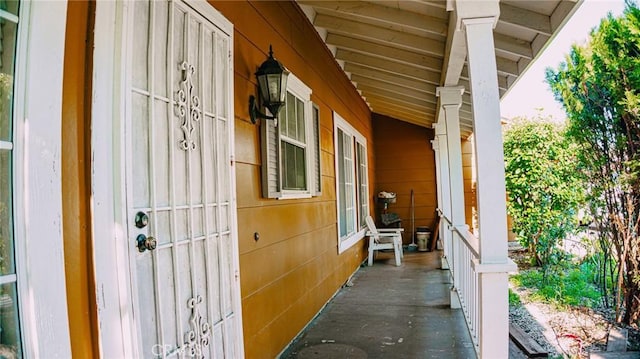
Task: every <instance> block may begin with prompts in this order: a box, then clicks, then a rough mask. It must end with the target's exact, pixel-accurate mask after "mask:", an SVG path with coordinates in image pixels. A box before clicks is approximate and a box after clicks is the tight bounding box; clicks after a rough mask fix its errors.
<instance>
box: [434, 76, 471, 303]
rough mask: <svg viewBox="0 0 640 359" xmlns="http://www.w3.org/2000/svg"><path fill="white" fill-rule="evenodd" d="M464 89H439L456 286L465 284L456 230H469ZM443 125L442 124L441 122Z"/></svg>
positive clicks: (454, 295) (454, 297)
mask: <svg viewBox="0 0 640 359" xmlns="http://www.w3.org/2000/svg"><path fill="white" fill-rule="evenodd" d="M463 93H464V88H463V87H459V86H455V87H438V88H437V89H436V96H438V97H439V106H440V111H441V116H440V117H439V118H440V119H444V121H442V122H443V124H442V125H443V127H444V136H442V137H444V139H446V142H445V143H446V148H447V152H446V154H447V156H446V157H445V158H444V159H445V161H447V168H448V170H449V173H448V180H449V198H443V202H447V201H448V202H449V203H450V208H449V210H450V214H448V218H449V219H450V220H451V227H450V228H448V230H447V231H446V232H447V236H448V238H449V241H450V242H449V243H450V245H451V246H450V250H449V253H448V257H447V260H448V262H449V265H450V267H451V268H453V283H454V286H457V285H459V283H461V280H460V278H461V271H460V270H459V266H460V265H464V264H463V263H462V262H459V260H458V259H459V258H458V257H459V253H458V249H457V247H458V245H457V243H456V238H458V237H457V236H456V235H454V234H453V231H454V230H455V229H456V228H458V229H462V230H464V231H466V230H467V227H466V225H465V217H464V181H463V177H462V147H461V144H460V114H459V110H460V106H461V105H462V94H463ZM438 122H441V121H438ZM450 295H451V301H450V304H451V308H460V300H459V297H458V293H457V288H455V287H454V288H452V290H451V294H450Z"/></svg>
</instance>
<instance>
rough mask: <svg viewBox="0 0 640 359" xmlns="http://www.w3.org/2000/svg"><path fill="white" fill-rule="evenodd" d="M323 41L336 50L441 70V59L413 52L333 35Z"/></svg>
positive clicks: (328, 35)
mask: <svg viewBox="0 0 640 359" xmlns="http://www.w3.org/2000/svg"><path fill="white" fill-rule="evenodd" d="M325 41H326V43H327V44H328V45H333V46H336V47H338V48H342V49H348V50H352V51H358V52H361V53H370V54H372V55H375V56H379V57H382V58H387V59H392V60H394V61H396V62H405V63H407V64H410V65H413V66H418V67H422V68H426V69H429V70H433V71H440V69H442V59H439V58H437V57H433V56H429V55H425V54H421V53H418V52H414V51H409V50H403V49H398V48H395V47H392V46H387V45H381V44H376V43H374V42H371V41H366V40H361V39H357V38H353V37H349V36H344V35H339V34H335V33H330V34H327V38H326V40H325Z"/></svg>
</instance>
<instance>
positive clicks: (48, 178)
mask: <svg viewBox="0 0 640 359" xmlns="http://www.w3.org/2000/svg"><path fill="white" fill-rule="evenodd" d="M20 8H21V9H20V19H19V25H18V26H19V30H18V34H19V35H18V36H19V37H18V48H17V53H16V58H17V62H16V68H15V88H14V114H13V120H14V121H15V123H14V129H15V132H14V134H13V137H14V141H13V143H14V147H13V151H14V153H13V159H14V161H13V173H14V176H13V191H12V192H13V198H14V228H15V230H14V238H15V239H16V240H15V245H16V246H15V252H16V270H17V282H18V300H19V303H20V306H19V313H20V314H19V315H20V324H21V327H22V328H21V334H22V343H23V355H24V357H26V358H40V357H51V358H69V357H71V342H70V335H69V320H68V313H67V293H66V280H65V267H64V243H63V238H62V191H61V188H62V187H61V186H62V185H61V183H62V172H61V171H62V169H61V148H62V137H61V131H62V127H61V126H62V82H63V68H64V55H65V35H66V26H67V2H66V1H24V2H21V3H20Z"/></svg>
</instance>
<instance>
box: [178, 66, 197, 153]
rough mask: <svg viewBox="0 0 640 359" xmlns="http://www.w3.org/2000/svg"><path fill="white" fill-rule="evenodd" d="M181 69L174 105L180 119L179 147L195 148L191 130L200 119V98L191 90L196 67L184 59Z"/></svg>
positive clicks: (185, 148)
mask: <svg viewBox="0 0 640 359" xmlns="http://www.w3.org/2000/svg"><path fill="white" fill-rule="evenodd" d="M180 69H181V70H182V81H180V91H178V93H177V99H176V106H177V112H178V117H179V118H180V120H181V121H182V126H180V127H181V128H182V132H183V133H184V139H182V140H180V148H182V149H183V150H185V151H189V150H195V148H196V143H195V142H194V141H193V138H192V136H193V131H194V130H195V123H196V122H198V121H200V98H199V97H198V96H197V95H196V94H194V91H193V74H195V72H196V68H195V67H194V66H193V65H191V64H189V63H188V62H186V61H184V62H183V63H182V64H180Z"/></svg>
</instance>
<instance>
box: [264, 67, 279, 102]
mask: <svg viewBox="0 0 640 359" xmlns="http://www.w3.org/2000/svg"><path fill="white" fill-rule="evenodd" d="M267 82H268V83H267V85H268V86H269V100H270V101H269V102H276V101H277V102H282V100H280V99H281V96H280V75H279V74H269V75H267Z"/></svg>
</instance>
